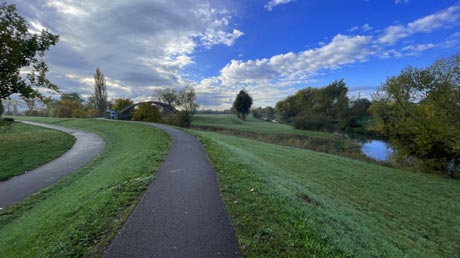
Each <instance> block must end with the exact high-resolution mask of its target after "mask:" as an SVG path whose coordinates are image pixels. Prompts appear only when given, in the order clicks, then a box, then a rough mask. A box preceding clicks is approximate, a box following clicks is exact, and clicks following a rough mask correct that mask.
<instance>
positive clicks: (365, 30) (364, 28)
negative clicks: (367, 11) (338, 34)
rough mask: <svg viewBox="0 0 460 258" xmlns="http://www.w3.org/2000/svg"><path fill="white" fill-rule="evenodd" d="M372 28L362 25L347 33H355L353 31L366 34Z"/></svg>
mask: <svg viewBox="0 0 460 258" xmlns="http://www.w3.org/2000/svg"><path fill="white" fill-rule="evenodd" d="M372 29H373V27H372V26H370V25H369V24H368V23H366V24H364V25H362V26H354V27H353V28H351V29H349V30H348V31H349V32H355V31H361V32H368V31H370V30H372Z"/></svg>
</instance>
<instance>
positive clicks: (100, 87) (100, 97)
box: [94, 68, 107, 115]
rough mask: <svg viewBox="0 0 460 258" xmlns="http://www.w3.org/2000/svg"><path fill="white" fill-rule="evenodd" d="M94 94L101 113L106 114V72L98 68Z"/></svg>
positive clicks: (95, 76)
mask: <svg viewBox="0 0 460 258" xmlns="http://www.w3.org/2000/svg"><path fill="white" fill-rule="evenodd" d="M94 96H95V97H96V107H97V111H98V112H99V115H104V114H105V112H106V110H107V85H106V81H105V78H104V74H103V73H102V72H101V70H99V68H96V73H95V74H94Z"/></svg>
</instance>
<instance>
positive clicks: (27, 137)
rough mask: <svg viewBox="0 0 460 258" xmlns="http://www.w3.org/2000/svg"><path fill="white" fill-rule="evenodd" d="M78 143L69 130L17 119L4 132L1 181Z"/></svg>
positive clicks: (0, 136)
mask: <svg viewBox="0 0 460 258" xmlns="http://www.w3.org/2000/svg"><path fill="white" fill-rule="evenodd" d="M74 143H75V138H74V137H73V136H71V135H68V134H66V133H63V132H60V131H56V130H51V129H46V128H43V127H38V126H32V125H27V124H22V123H14V124H13V125H12V126H11V128H10V129H9V130H7V131H6V132H2V133H0V153H1V156H2V162H0V181H3V180H7V179H9V178H11V177H13V176H17V175H20V174H23V173H25V172H27V171H30V170H32V169H34V168H37V167H39V166H41V165H43V164H45V163H47V162H48V161H50V160H53V159H55V158H57V157H59V156H61V155H62V154H63V153H64V152H66V151H67V150H69V149H70V148H71V147H72V146H73V144H74Z"/></svg>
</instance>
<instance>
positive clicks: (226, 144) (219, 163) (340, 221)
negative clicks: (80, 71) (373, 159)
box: [194, 131, 460, 257]
mask: <svg viewBox="0 0 460 258" xmlns="http://www.w3.org/2000/svg"><path fill="white" fill-rule="evenodd" d="M194 133H195V134H197V135H199V136H200V140H201V141H202V142H203V143H204V145H205V148H206V150H207V151H208V155H209V157H210V159H211V160H212V162H213V164H214V166H215V168H216V171H217V174H218V178H219V184H220V186H221V191H222V194H223V198H224V201H225V203H226V205H227V209H228V211H229V213H230V216H231V221H232V224H233V225H234V228H235V230H236V233H237V236H238V239H239V243H240V246H241V248H242V251H243V254H244V256H246V257H459V254H460V238H458V236H460V218H459V216H458V214H460V203H459V202H458V200H459V199H460V181H456V180H450V179H445V178H441V177H437V176H431V175H427V174H417V173H411V172H406V171H401V170H395V169H389V168H386V167H382V166H378V165H372V164H368V163H365V162H361V161H356V160H351V159H348V158H342V157H338V156H333V155H329V154H325V153H320V152H313V151H309V150H302V149H297V148H290V147H285V146H279V145H273V144H268V143H263V142H258V141H253V140H249V139H243V138H238V137H234V136H228V135H222V134H216V133H211V132H200V131H194Z"/></svg>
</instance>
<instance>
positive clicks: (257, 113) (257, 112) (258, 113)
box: [251, 107, 262, 119]
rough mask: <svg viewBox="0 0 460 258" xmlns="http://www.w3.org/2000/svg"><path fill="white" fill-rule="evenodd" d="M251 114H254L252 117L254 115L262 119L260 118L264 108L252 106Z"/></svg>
mask: <svg viewBox="0 0 460 258" xmlns="http://www.w3.org/2000/svg"><path fill="white" fill-rule="evenodd" d="M251 115H252V117H254V118H255V119H260V118H262V108H261V107H258V108H252V109H251Z"/></svg>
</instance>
